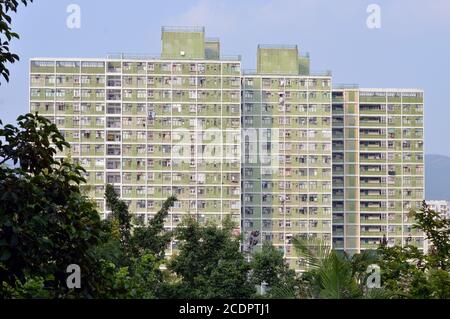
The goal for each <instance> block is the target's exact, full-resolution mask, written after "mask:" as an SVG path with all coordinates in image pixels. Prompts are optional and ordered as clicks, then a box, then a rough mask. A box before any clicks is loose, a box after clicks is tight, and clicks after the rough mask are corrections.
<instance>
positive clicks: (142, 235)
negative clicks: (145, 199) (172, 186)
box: [131, 196, 177, 259]
mask: <svg viewBox="0 0 450 319" xmlns="http://www.w3.org/2000/svg"><path fill="white" fill-rule="evenodd" d="M176 200H177V199H176V197H175V196H171V197H169V198H168V199H166V201H165V202H164V203H163V206H162V207H161V209H160V210H159V211H158V213H156V215H155V216H154V217H153V218H152V219H151V220H150V221H149V223H148V225H147V226H141V227H136V228H135V229H134V231H133V237H132V238H131V249H132V250H133V253H134V255H140V254H143V253H151V254H154V255H155V256H156V257H157V258H159V259H162V258H164V253H165V248H166V246H167V245H168V244H169V243H170V240H171V238H172V233H171V232H168V231H165V229H164V219H165V218H167V216H168V214H169V210H170V208H171V207H173V205H174V203H175V201H176Z"/></svg>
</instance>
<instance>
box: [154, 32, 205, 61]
mask: <svg viewBox="0 0 450 319" xmlns="http://www.w3.org/2000/svg"><path fill="white" fill-rule="evenodd" d="M161 38H162V52H161V57H162V58H164V59H204V58H205V33H204V30H203V28H195V29H194V28H193V29H187V28H186V29H183V28H178V29H177V28H163V29H162V35H161Z"/></svg>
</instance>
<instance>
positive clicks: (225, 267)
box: [165, 218, 254, 299]
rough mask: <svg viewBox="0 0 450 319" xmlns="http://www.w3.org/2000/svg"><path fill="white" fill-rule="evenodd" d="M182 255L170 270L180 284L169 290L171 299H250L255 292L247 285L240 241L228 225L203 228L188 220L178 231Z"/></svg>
mask: <svg viewBox="0 0 450 319" xmlns="http://www.w3.org/2000/svg"><path fill="white" fill-rule="evenodd" d="M175 238H176V239H177V240H178V241H180V248H179V253H178V254H177V255H175V256H174V257H172V259H171V260H170V262H169V264H168V269H169V270H170V271H172V272H174V273H175V274H176V276H177V281H176V282H175V283H173V284H172V285H171V286H169V287H166V292H165V293H166V297H169V298H194V299H203V298H249V297H250V296H251V295H252V293H253V292H254V288H253V287H252V285H251V284H250V282H249V281H248V279H247V277H248V271H249V270H250V267H249V265H248V263H247V262H246V260H245V258H244V255H243V254H242V253H241V252H240V251H239V248H240V242H239V238H237V237H234V236H233V235H232V226H231V225H230V223H229V222H227V223H224V224H223V225H222V227H217V226H215V225H211V224H209V225H205V226H201V225H199V223H198V222H197V221H195V220H194V219H193V218H186V219H185V220H184V221H183V223H182V224H181V225H180V226H179V227H178V228H177V230H176V234H175Z"/></svg>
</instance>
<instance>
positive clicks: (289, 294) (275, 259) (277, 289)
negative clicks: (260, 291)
mask: <svg viewBox="0 0 450 319" xmlns="http://www.w3.org/2000/svg"><path fill="white" fill-rule="evenodd" d="M250 266H251V277H250V279H251V283H252V284H253V285H261V284H262V283H265V284H266V285H267V288H268V289H267V290H268V291H267V294H266V295H264V296H265V297H268V298H294V297H296V296H297V295H298V292H297V290H298V285H299V282H298V278H297V277H296V275H295V271H294V270H292V269H290V268H289V265H288V264H286V262H285V260H284V259H283V252H281V251H279V250H278V249H277V248H275V247H274V246H273V245H272V244H271V243H270V242H269V241H265V242H264V243H263V245H262V249H261V251H257V252H255V253H254V254H253V257H252V261H251V264H250Z"/></svg>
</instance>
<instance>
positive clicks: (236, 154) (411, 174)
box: [30, 27, 424, 270]
mask: <svg viewBox="0 0 450 319" xmlns="http://www.w3.org/2000/svg"><path fill="white" fill-rule="evenodd" d="M309 64H310V62H309V56H308V55H301V54H299V50H298V48H297V46H272V45H260V46H259V47H258V51H257V68H256V70H254V71H245V72H242V71H241V63H240V57H226V56H222V55H221V54H220V42H219V40H218V39H211V38H205V32H204V28H196V27H195V28H179V27H163V28H162V52H161V55H160V56H154V57H151V56H129V55H122V54H118V55H111V56H109V57H108V58H106V59H83V58H77V59H67V58H64V59H62V58H61V59H59V58H36V59H32V60H31V61H30V87H31V88H30V109H31V110H32V111H33V112H34V111H39V112H40V113H41V114H43V115H44V116H46V117H48V118H50V119H51V120H52V121H53V122H54V123H56V124H57V126H58V127H59V129H60V130H61V131H62V132H63V134H64V136H65V138H66V140H67V141H68V142H70V143H71V145H72V148H71V150H70V156H71V158H72V160H73V161H76V162H79V163H80V164H82V165H83V166H84V167H85V168H86V170H87V172H86V179H87V181H88V185H89V186H88V187H87V189H86V191H87V192H89V195H90V196H91V197H92V198H93V199H94V200H96V201H97V203H98V206H99V209H100V210H101V211H102V212H103V214H104V215H107V214H108V211H107V208H106V207H105V201H104V190H105V184H106V183H110V184H113V185H114V186H115V187H116V189H117V191H118V192H119V193H120V195H121V197H122V198H123V199H124V200H126V201H127V202H128V204H129V206H130V211H132V212H133V213H134V214H135V216H136V218H137V220H138V221H141V222H145V221H146V220H148V219H149V218H152V216H153V215H154V214H155V213H156V212H157V211H158V210H159V208H160V207H161V204H162V203H163V201H164V200H165V199H166V198H167V197H168V196H170V195H172V194H173V195H176V196H177V197H178V201H177V203H176V205H175V207H174V208H173V209H172V210H171V213H170V216H169V217H168V219H167V220H166V226H167V228H173V227H175V226H177V225H178V224H179V223H180V221H181V219H182V218H183V216H184V215H185V214H191V215H194V216H195V217H196V218H197V219H198V220H199V221H201V222H206V221H220V220H222V219H223V218H224V217H225V216H228V215H230V216H231V217H232V218H233V219H234V220H235V221H236V222H238V223H237V224H239V225H240V226H242V232H243V235H244V241H243V247H244V249H245V250H250V245H249V243H250V242H249V237H251V238H253V239H257V241H258V246H260V245H261V243H262V242H264V241H266V240H269V241H271V242H273V244H274V245H276V246H277V247H278V248H279V249H280V250H282V251H283V252H284V254H285V256H286V258H287V261H288V262H289V264H290V265H291V267H293V268H296V269H300V270H301V269H302V268H303V265H302V261H301V260H299V258H298V257H297V256H296V253H295V250H294V248H293V247H292V238H293V237H294V236H296V235H302V236H308V237H313V238H320V239H322V240H323V241H324V242H326V243H330V244H332V245H333V247H334V248H335V249H338V250H346V251H347V252H349V253H356V252H359V251H361V250H364V249H370V248H375V247H376V246H377V245H378V244H379V243H381V242H383V241H385V242H386V243H387V244H389V245H393V244H398V245H405V244H415V245H417V246H419V247H422V246H423V236H422V234H420V233H419V232H417V230H414V229H413V228H412V220H411V217H410V216H409V214H408V212H409V209H410V208H415V207H418V206H420V204H421V201H422V200H423V198H424V181H423V179H424V163H423V161H424V156H423V92H422V91H420V90H414V89H410V90H409V89H408V90H406V89H360V88H358V87H352V86H347V87H338V88H333V86H332V78H331V73H329V72H325V73H322V74H313V73H311V72H310V70H309V69H310V67H309ZM67 155H68V154H67V153H62V154H58V156H60V157H65V156H67ZM252 243H255V241H252ZM176 245H177V244H176V243H174V244H173V245H172V248H171V249H176ZM170 252H171V251H170V250H169V251H168V253H170Z"/></svg>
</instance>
